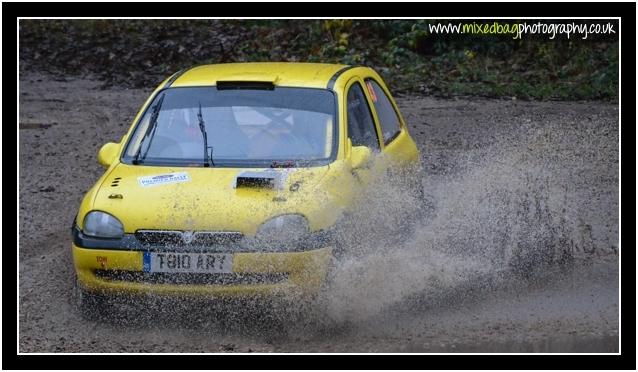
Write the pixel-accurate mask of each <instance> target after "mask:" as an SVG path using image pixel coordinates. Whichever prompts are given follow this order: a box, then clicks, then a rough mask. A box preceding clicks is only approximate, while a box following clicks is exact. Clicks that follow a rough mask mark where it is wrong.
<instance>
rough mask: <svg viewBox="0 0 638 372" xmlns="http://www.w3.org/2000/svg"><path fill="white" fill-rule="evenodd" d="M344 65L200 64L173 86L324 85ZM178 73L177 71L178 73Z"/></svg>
mask: <svg viewBox="0 0 638 372" xmlns="http://www.w3.org/2000/svg"><path fill="white" fill-rule="evenodd" d="M345 67H348V66H347V65H340V64H328V63H302V62H246V63H222V64H211V65H200V66H195V67H191V68H189V69H187V70H185V71H183V72H181V75H178V76H177V78H175V77H173V78H174V79H175V80H174V81H173V83H172V84H171V86H172V87H184V86H202V85H215V84H216V82H217V81H268V82H273V83H274V84H275V85H277V86H294V87H308V88H326V86H327V84H328V82H329V81H330V78H332V77H333V76H334V75H335V74H336V73H337V72H338V71H339V70H341V69H343V68H345ZM178 74H180V73H178Z"/></svg>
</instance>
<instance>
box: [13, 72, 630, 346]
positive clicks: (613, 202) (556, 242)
mask: <svg viewBox="0 0 638 372" xmlns="http://www.w3.org/2000/svg"><path fill="white" fill-rule="evenodd" d="M101 86H102V83H101V82H100V81H95V80H81V79H61V78H54V77H51V76H46V75H36V74H26V73H25V74H23V75H22V76H21V77H20V87H19V98H20V117H19V121H20V123H19V198H20V199H19V226H20V227H19V230H20V231H19V239H20V240H19V291H20V295H19V301H20V303H19V312H20V316H19V350H20V352H618V350H619V345H618V324H619V307H618V287H619V276H618V259H619V252H618V251H619V246H618V176H619V174H618V135H619V130H618V105H617V104H614V103H598V102H522V101H516V100H512V101H509V100H482V99H481V100H477V99H458V100H439V99H433V98H409V97H400V98H399V99H398V102H399V105H400V107H401V109H402V111H403V113H404V116H405V117H406V120H407V121H408V123H409V124H410V131H411V133H412V134H413V136H414V137H415V139H416V140H417V142H418V144H419V147H420V149H421V152H422V156H423V161H424V165H425V175H424V176H423V184H424V188H425V190H426V193H427V197H428V200H429V204H428V213H426V214H425V216H424V217H423V218H422V219H421V220H420V221H418V223H417V229H416V231H412V232H410V233H406V234H405V235H406V236H404V237H403V238H402V239H401V241H400V242H394V241H393V242H392V243H388V242H387V241H384V240H383V239H370V241H369V242H364V244H362V245H363V247H357V249H358V252H359V254H358V255H357V256H356V257H355V258H352V259H350V260H346V261H344V262H343V263H341V264H340V267H338V268H337V270H336V272H335V273H334V274H333V279H334V280H333V281H332V282H333V285H332V286H331V287H330V288H328V289H327V290H326V291H325V293H323V294H322V296H321V298H320V305H318V307H317V309H319V310H318V311H315V312H314V313H312V314H308V315H307V316H303V317H301V318H300V319H298V320H297V321H295V322H292V323H289V322H286V321H285V320H282V319H274V320H273V319H272V318H273V317H272V316H270V315H269V316H266V315H265V314H269V313H272V311H268V309H264V306H265V305H261V307H246V306H244V307H243V308H237V307H235V308H222V309H213V308H212V306H211V304H210V303H207V302H203V303H202V302H198V303H194V302H192V301H191V302H186V301H174V302H167V301H159V302H158V301H157V300H151V299H149V300H147V299H145V300H143V301H149V303H151V304H152V306H149V304H148V303H146V302H145V304H144V305H142V306H140V305H139V304H137V305H136V304H135V303H134V301H130V300H129V301H128V302H127V301H123V302H120V303H117V304H116V305H115V307H116V310H117V311H116V312H115V313H114V314H113V315H111V316H108V317H107V318H104V319H103V320H102V321H99V322H95V321H90V320H85V319H83V318H82V317H81V316H80V314H79V313H78V311H77V310H76V309H75V307H74V295H73V280H74V275H73V269H72V263H71V256H70V241H71V238H70V227H71V223H72V221H73V218H74V215H75V213H76V211H77V208H78V206H79V203H80V200H81V198H82V196H83V194H84V193H85V192H86V191H87V190H88V189H89V188H90V187H91V185H92V183H93V182H94V181H95V180H96V179H97V178H98V177H99V175H100V174H101V172H102V171H103V169H102V168H101V167H100V166H99V165H98V163H97V161H96V154H97V151H98V149H99V148H100V146H101V145H102V144H103V143H105V142H108V141H117V140H119V139H120V138H121V136H122V135H123V134H124V132H125V131H126V129H127V127H128V125H129V124H130V122H131V120H132V118H133V116H134V115H135V113H136V112H137V110H138V109H139V107H140V105H141V104H142V103H143V101H144V100H145V99H146V97H147V95H148V94H149V93H150V89H147V90H134V89H122V88H113V87H110V88H108V89H102V88H101ZM391 194H392V193H390V194H389V195H391ZM388 213H390V212H388V211H387V209H383V208H378V209H375V206H370V207H369V208H368V209H367V210H366V213H364V215H367V216H370V215H371V214H373V215H375V214H376V215H378V216H380V217H378V218H376V217H375V218H376V219H375V221H376V222H378V223H379V221H380V223H382V224H383V223H384V222H383V221H386V223H388V224H389V223H391V221H392V219H391V218H390V217H386V215H387V214H388ZM385 218H387V219H385ZM384 219H385V220H384ZM512 247H519V248H521V249H523V250H525V251H528V252H529V253H530V257H532V258H533V257H536V256H535V254H536V253H538V252H546V251H547V250H548V249H549V250H550V251H552V252H565V251H567V252H569V255H568V258H569V259H565V260H560V259H558V258H555V259H554V260H553V261H551V262H550V263H549V264H547V263H546V264H543V265H541V260H539V261H538V262H539V264H538V265H534V266H538V267H539V268H538V269H535V270H533V273H532V274H524V273H521V272H520V269H516V268H512V265H510V264H509V263H510V259H508V258H507V257H508V255H507V252H508V250H511V249H512ZM537 256H541V254H540V253H539V254H538V255H537ZM556 257H558V256H556ZM542 262H545V261H542ZM262 310H263V311H262ZM271 315H272V314H271ZM275 315H276V314H275ZM275 318H276V316H275Z"/></svg>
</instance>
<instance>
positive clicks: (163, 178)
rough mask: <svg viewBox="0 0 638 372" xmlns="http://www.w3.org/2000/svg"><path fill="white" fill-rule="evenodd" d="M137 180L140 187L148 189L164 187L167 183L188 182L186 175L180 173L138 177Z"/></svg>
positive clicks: (188, 178)
mask: <svg viewBox="0 0 638 372" xmlns="http://www.w3.org/2000/svg"><path fill="white" fill-rule="evenodd" d="M137 180H138V181H139V183H140V186H142V187H150V186H157V185H166V184H169V183H180V182H188V181H190V177H188V173H186V172H180V173H168V174H159V175H157V176H147V177H138V179H137Z"/></svg>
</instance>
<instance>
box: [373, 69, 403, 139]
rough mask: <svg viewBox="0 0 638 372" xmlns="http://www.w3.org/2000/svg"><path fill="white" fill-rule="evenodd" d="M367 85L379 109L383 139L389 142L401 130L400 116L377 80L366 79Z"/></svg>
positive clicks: (378, 115)
mask: <svg viewBox="0 0 638 372" xmlns="http://www.w3.org/2000/svg"><path fill="white" fill-rule="evenodd" d="M366 85H367V87H368V91H369V92H370V97H372V102H373V103H374V108H375V110H376V111H377V117H378V118H379V125H380V126H381V132H382V134H383V141H384V142H385V143H386V144H387V143H388V142H390V141H391V140H392V139H394V137H396V135H397V134H399V132H400V131H401V125H400V121H399V116H398V115H397V113H396V111H394V107H393V106H392V103H391V102H390V99H389V98H388V96H386V95H385V91H384V90H383V89H382V88H381V87H380V86H379V84H377V82H376V81H374V80H372V79H368V80H366Z"/></svg>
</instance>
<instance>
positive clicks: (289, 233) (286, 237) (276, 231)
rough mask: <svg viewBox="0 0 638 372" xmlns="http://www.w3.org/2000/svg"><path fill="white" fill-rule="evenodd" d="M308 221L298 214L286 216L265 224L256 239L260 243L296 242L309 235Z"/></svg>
mask: <svg viewBox="0 0 638 372" xmlns="http://www.w3.org/2000/svg"><path fill="white" fill-rule="evenodd" d="M308 231H309V230H308V221H307V220H306V219H305V218H304V217H303V216H301V215H298V214H285V215H281V216H277V217H273V218H271V219H269V220H268V221H266V222H264V223H263V224H262V225H261V226H259V229H258V230H257V235H256V236H255V238H256V239H257V240H259V241H260V242H266V243H278V242H296V241H299V240H300V239H302V238H304V237H305V236H306V235H307V234H308Z"/></svg>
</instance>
